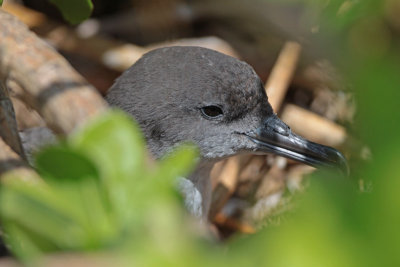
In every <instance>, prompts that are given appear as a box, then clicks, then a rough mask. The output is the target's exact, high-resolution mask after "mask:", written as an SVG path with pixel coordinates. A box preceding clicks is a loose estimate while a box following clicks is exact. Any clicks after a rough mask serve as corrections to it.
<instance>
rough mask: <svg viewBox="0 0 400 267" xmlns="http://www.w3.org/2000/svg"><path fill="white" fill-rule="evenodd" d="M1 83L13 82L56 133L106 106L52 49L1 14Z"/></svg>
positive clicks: (71, 129) (20, 25) (3, 13)
mask: <svg viewBox="0 0 400 267" xmlns="http://www.w3.org/2000/svg"><path fill="white" fill-rule="evenodd" d="M0 39H1V43H0V79H3V80H4V79H5V78H9V79H13V80H15V81H16V82H17V83H18V84H19V85H20V86H21V87H22V88H23V89H24V91H25V93H26V95H27V97H26V101H28V104H29V106H31V107H33V108H34V109H35V110H37V111H38V112H39V114H40V115H41V116H42V117H43V118H44V120H45V121H46V123H47V125H48V126H49V127H50V128H51V129H52V130H54V131H55V132H56V133H61V134H68V133H70V132H71V131H73V130H74V129H76V128H77V127H79V126H80V125H82V124H83V123H84V122H85V121H86V120H87V119H88V118H91V117H93V116H94V115H96V114H98V113H99V112H100V111H102V110H104V109H105V108H106V106H107V105H106V103H105V101H104V100H103V99H102V97H101V96H100V95H99V94H98V93H97V91H96V90H95V88H94V87H93V86H91V85H89V84H88V83H87V82H86V81H85V80H84V79H83V78H82V77H81V76H80V75H79V74H78V73H77V72H76V71H75V70H74V69H73V68H72V67H71V66H70V65H69V63H68V62H67V61H66V60H65V59H64V58H63V57H61V56H60V55H59V54H58V53H57V52H56V51H55V50H54V49H53V48H52V47H50V46H49V45H48V44H47V43H45V42H44V41H42V40H41V39H40V38H38V37H37V36H36V35H35V34H33V33H32V32H30V31H29V30H28V29H27V27H26V26H25V25H24V24H23V23H21V22H20V21H19V20H18V19H16V18H15V17H14V16H12V15H10V14H8V13H6V12H4V11H2V10H0Z"/></svg>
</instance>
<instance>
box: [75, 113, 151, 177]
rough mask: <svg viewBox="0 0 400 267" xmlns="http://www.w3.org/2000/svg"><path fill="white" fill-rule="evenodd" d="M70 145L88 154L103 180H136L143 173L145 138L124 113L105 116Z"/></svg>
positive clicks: (81, 132)
mask: <svg viewBox="0 0 400 267" xmlns="http://www.w3.org/2000/svg"><path fill="white" fill-rule="evenodd" d="M69 142H70V144H71V146H73V147H75V148H77V149H78V150H80V151H82V152H83V153H85V154H87V155H88V157H89V158H90V159H91V160H93V162H95V164H96V165H97V166H98V167H99V168H100V170H101V172H102V175H103V176H104V177H113V178H115V177H118V178H119V179H120V180H121V179H126V178H133V177H137V176H138V171H139V170H141V169H143V162H144V156H145V145H144V139H143V136H142V135H141V133H140V130H139V128H138V127H137V126H136V125H135V124H134V122H133V120H132V119H131V118H130V117H128V116H127V115H125V114H124V113H123V112H120V111H112V112H109V113H107V114H104V115H103V116H102V117H101V118H99V119H97V120H96V121H94V122H92V123H91V124H89V125H87V127H85V129H83V130H82V131H80V132H78V133H76V134H75V135H74V136H72V137H71V138H70V140H69Z"/></svg>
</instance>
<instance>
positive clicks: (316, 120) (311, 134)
mask: <svg viewBox="0 0 400 267" xmlns="http://www.w3.org/2000/svg"><path fill="white" fill-rule="evenodd" d="M281 119H282V120H283V121H284V122H285V123H287V124H288V125H290V127H291V128H292V130H293V131H294V132H295V133H297V134H299V135H301V136H303V137H305V138H307V139H309V140H311V141H313V142H317V143H321V144H324V145H327V146H333V147H337V146H339V145H341V144H342V143H343V142H344V141H345V139H346V135H347V134H346V130H345V128H344V127H343V126H340V125H338V124H336V123H334V122H332V121H330V120H328V119H326V118H324V117H321V116H319V115H317V114H315V113H313V112H311V111H308V110H305V109H303V108H301V107H298V106H296V105H293V104H286V105H285V106H284V108H283V110H282V113H281Z"/></svg>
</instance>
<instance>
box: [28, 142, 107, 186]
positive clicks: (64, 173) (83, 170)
mask: <svg viewBox="0 0 400 267" xmlns="http://www.w3.org/2000/svg"><path fill="white" fill-rule="evenodd" d="M35 163H36V164H35V167H36V168H37V169H38V171H39V172H40V173H42V174H43V177H44V178H53V179H56V180H57V181H60V182H64V181H67V182H71V181H73V180H76V179H84V178H88V177H91V178H97V177H98V176H99V174H98V171H97V168H96V166H95V165H94V164H93V163H92V162H91V161H90V160H89V159H88V158H87V157H86V156H84V155H82V154H79V153H78V152H76V151H73V150H71V149H68V148H66V147H49V148H46V149H44V150H42V151H41V152H40V153H39V154H38V155H37V156H36V159H35Z"/></svg>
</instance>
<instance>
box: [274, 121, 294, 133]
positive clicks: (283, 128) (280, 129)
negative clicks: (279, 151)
mask: <svg viewBox="0 0 400 267" xmlns="http://www.w3.org/2000/svg"><path fill="white" fill-rule="evenodd" d="M273 130H274V132H276V133H278V134H280V135H284V136H289V134H290V127H289V126H287V125H286V124H285V123H283V122H282V121H279V123H277V124H276V125H275V127H274V128H273Z"/></svg>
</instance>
